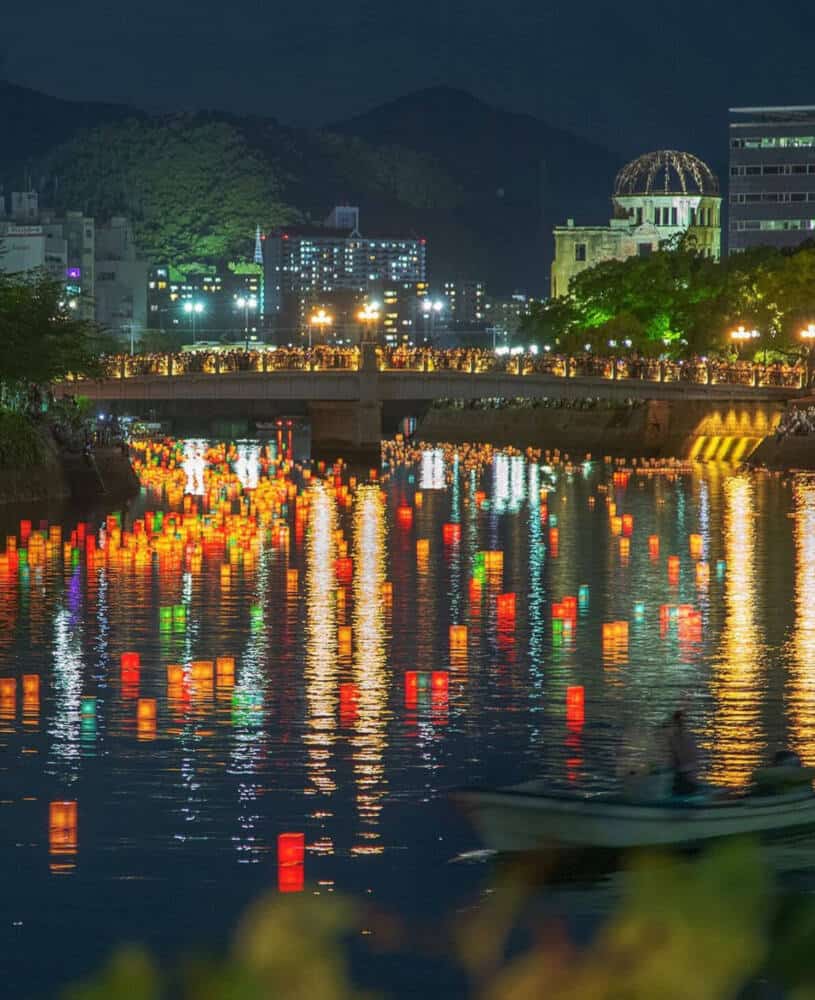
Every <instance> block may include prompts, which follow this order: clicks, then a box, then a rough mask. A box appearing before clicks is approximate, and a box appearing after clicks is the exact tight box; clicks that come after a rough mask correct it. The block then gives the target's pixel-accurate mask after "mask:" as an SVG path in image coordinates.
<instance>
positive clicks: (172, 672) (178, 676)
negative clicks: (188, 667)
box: [167, 663, 184, 687]
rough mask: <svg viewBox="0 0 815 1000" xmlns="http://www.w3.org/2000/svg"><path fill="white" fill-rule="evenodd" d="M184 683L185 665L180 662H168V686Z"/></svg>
mask: <svg viewBox="0 0 815 1000" xmlns="http://www.w3.org/2000/svg"><path fill="white" fill-rule="evenodd" d="M183 683H184V667H183V666H182V665H181V664H180V663H169V664H167V685H168V687H181V685H182V684H183Z"/></svg>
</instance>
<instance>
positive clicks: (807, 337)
mask: <svg viewBox="0 0 815 1000" xmlns="http://www.w3.org/2000/svg"><path fill="white" fill-rule="evenodd" d="M800 336H801V340H803V342H804V349H805V351H806V380H807V381H806V388H807V389H808V388H809V383H810V382H811V381H812V370H811V366H810V355H811V354H812V342H813V340H815V323H810V324H809V326H805V327H804V329H803V330H801V334H800Z"/></svg>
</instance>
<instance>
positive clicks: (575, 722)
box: [566, 684, 585, 731]
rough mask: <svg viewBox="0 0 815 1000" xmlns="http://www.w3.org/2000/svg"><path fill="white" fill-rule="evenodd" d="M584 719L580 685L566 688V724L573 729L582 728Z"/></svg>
mask: <svg viewBox="0 0 815 1000" xmlns="http://www.w3.org/2000/svg"><path fill="white" fill-rule="evenodd" d="M584 720H585V699H584V692H583V687H582V685H579V684H575V685H572V686H571V687H567V688H566V725H567V726H568V727H569V729H571V730H573V731H579V730H581V729H582V728H583V722H584Z"/></svg>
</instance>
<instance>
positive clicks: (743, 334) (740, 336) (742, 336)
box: [730, 326, 760, 355]
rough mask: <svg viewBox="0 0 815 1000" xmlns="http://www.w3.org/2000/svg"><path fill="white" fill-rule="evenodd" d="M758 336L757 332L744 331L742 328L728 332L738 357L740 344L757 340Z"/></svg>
mask: <svg viewBox="0 0 815 1000" xmlns="http://www.w3.org/2000/svg"><path fill="white" fill-rule="evenodd" d="M759 336H760V334H759V332H758V330H745V328H744V327H743V326H739V327H737V328H736V329H735V330H731V331H730V339H731V340H732V341H733V343H734V344H735V345H736V353H737V354H739V355H740V354H741V351H740V348H741V345H742V344H744V343H746V342H747V341H748V340H757V339H758V337H759Z"/></svg>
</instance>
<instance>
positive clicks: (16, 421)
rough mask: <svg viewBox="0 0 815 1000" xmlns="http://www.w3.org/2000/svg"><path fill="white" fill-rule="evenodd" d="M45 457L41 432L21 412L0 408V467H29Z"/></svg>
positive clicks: (37, 463)
mask: <svg viewBox="0 0 815 1000" xmlns="http://www.w3.org/2000/svg"><path fill="white" fill-rule="evenodd" d="M44 458H45V444H44V441H43V438H42V436H41V435H40V432H39V431H38V430H37V428H36V427H35V426H34V424H32V423H31V421H30V420H29V419H28V418H27V417H24V416H22V414H20V413H13V412H12V411H10V410H0V469H29V468H31V467H32V466H34V465H39V464H40V463H41V462H42V461H43V460H44Z"/></svg>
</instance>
